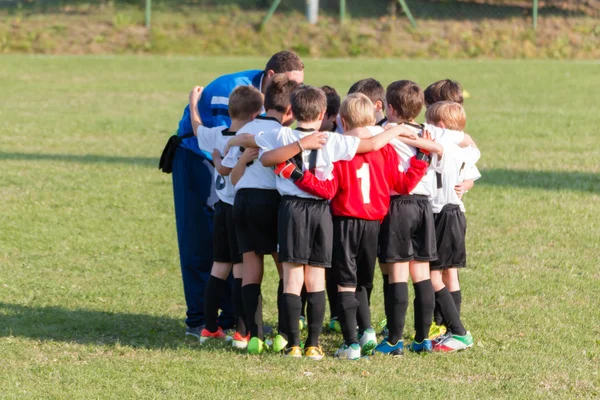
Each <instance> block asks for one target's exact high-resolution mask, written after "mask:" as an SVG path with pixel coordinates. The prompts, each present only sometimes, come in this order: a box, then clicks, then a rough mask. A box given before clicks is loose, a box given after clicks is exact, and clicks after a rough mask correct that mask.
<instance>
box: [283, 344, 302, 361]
mask: <svg viewBox="0 0 600 400" xmlns="http://www.w3.org/2000/svg"><path fill="white" fill-rule="evenodd" d="M283 354H284V355H285V356H286V357H292V358H302V349H301V348H300V346H292V347H288V348H287V349H285V350H284V351H283Z"/></svg>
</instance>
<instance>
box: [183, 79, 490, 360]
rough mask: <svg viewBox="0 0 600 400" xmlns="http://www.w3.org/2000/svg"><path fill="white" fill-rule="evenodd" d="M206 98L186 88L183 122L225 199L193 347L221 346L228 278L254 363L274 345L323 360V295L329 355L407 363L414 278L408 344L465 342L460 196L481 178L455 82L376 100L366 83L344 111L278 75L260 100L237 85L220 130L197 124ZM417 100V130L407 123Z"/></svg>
mask: <svg viewBox="0 0 600 400" xmlns="http://www.w3.org/2000/svg"><path fill="white" fill-rule="evenodd" d="M201 94H202V88H201V87H195V88H194V89H193V90H192V92H191V93H190V98H189V100H190V110H191V121H192V125H193V128H194V133H195V134H196V135H197V138H198V143H199V147H200V148H201V149H202V150H204V151H208V152H211V153H212V156H213V162H214V164H215V176H214V179H215V187H216V191H217V194H218V196H219V198H220V201H219V202H218V203H217V205H216V207H215V215H214V265H213V268H212V271H211V277H210V280H209V281H208V283H207V286H206V290H205V320H206V325H205V327H204V329H203V330H202V332H201V335H200V341H201V342H205V341H206V340H209V339H220V340H226V338H227V336H226V334H225V332H224V331H223V330H222V329H221V328H220V327H219V326H218V321H217V316H218V311H219V301H220V299H221V296H222V293H223V292H225V291H226V290H225V289H226V285H228V283H227V277H228V276H229V274H230V272H231V270H232V268H233V277H234V282H235V283H234V287H233V292H232V293H233V305H234V315H235V320H236V328H235V333H234V334H233V337H232V338H229V339H230V340H232V345H233V346H234V347H236V348H240V349H246V348H247V351H248V352H249V353H251V354H260V353H262V352H264V351H266V350H267V349H268V348H272V350H273V351H275V352H281V353H283V354H284V355H286V356H289V357H303V356H306V357H308V358H311V359H317V360H318V359H321V358H322V357H323V356H324V352H323V350H322V348H321V346H320V345H319V336H320V334H321V330H322V327H323V324H324V318H325V308H326V307H325V303H326V296H325V292H326V291H327V297H328V298H329V305H330V311H331V321H330V324H329V326H330V328H331V329H335V330H338V331H339V330H341V332H342V334H343V338H344V342H343V344H342V345H341V346H340V348H339V349H338V350H337V351H336V352H335V356H336V357H339V358H343V359H351V360H354V359H358V358H360V357H361V356H364V355H372V354H378V353H379V354H388V355H392V356H399V355H402V354H403V351H404V347H405V346H404V343H403V340H402V338H403V330H404V324H405V317H406V311H407V308H408V285H407V282H408V279H409V277H410V278H411V280H412V283H413V286H414V292H415V299H414V315H415V317H414V328H415V331H416V333H415V335H414V338H413V339H412V341H411V343H410V345H407V346H406V347H407V348H408V349H409V350H410V351H413V352H430V351H455V350H462V349H466V348H469V347H471V346H472V345H473V338H472V336H471V334H470V333H469V332H468V331H467V330H466V329H465V327H464V326H463V324H462V322H461V319H460V305H461V292H460V286H459V279H458V268H461V267H464V266H465V265H466V253H465V233H466V220H465V216H464V212H465V209H464V205H463V203H462V201H461V198H462V196H463V194H464V193H465V192H466V191H467V190H468V189H470V188H471V187H472V186H473V181H474V180H476V179H478V178H479V177H480V175H479V172H478V170H477V168H476V166H475V164H476V162H477V161H478V159H479V157H480V152H479V150H478V149H477V147H476V145H475V143H474V142H473V140H472V139H471V137H470V136H469V135H467V134H465V133H464V132H463V131H464V127H465V123H466V115H465V112H464V109H463V107H462V102H463V90H462V87H461V86H460V84H458V83H457V82H454V81H451V80H443V81H439V82H436V83H434V84H432V85H430V86H429V87H428V88H427V89H426V90H425V91H424V92H423V90H422V89H421V88H420V87H419V86H418V85H417V84H416V83H414V82H412V81H409V80H401V81H396V82H393V83H392V84H390V85H389V86H388V87H387V90H386V89H384V88H383V86H382V85H381V84H380V83H379V82H378V81H377V80H375V79H364V80H361V81H359V82H357V83H356V84H354V85H353V86H352V87H351V88H350V90H349V92H348V96H347V97H346V98H345V100H344V101H343V102H342V103H341V104H340V97H339V95H338V94H337V93H336V91H335V89H333V88H331V87H329V86H325V87H322V88H317V87H313V86H307V85H303V84H298V83H297V82H295V81H293V80H291V79H289V78H288V77H287V76H286V75H285V74H276V75H274V76H273V77H272V79H271V82H270V83H269V85H268V86H267V88H266V92H265V94H264V99H263V95H262V94H261V93H260V91H259V90H257V89H256V88H254V87H251V86H241V87H238V88H237V89H235V90H234V91H233V93H232V94H231V96H230V98H229V115H230V117H231V126H230V127H226V126H221V127H215V128H206V127H204V126H202V121H201V119H200V115H199V113H198V108H197V106H196V105H197V103H198V101H199V99H200V96H201ZM424 105H425V106H426V108H427V111H426V114H425V118H426V123H425V124H417V123H416V122H415V119H416V118H417V117H418V115H419V114H420V113H421V110H422V108H423V106H424ZM294 121H295V122H296V128H294V129H292V128H290V125H292V123H293V122H294ZM269 254H270V255H272V257H273V259H274V261H275V263H276V265H277V271H278V273H279V288H278V293H277V309H278V326H277V331H278V332H277V334H276V336H275V337H274V338H273V340H272V342H270V343H268V344H267V341H266V340H265V333H264V332H263V320H262V295H261V282H262V279H263V273H264V256H265V255H269ZM377 258H379V265H380V268H381V272H382V274H383V292H384V299H385V315H386V318H387V323H386V324H385V325H386V326H385V329H384V330H383V332H384V333H383V335H384V338H383V340H381V341H380V342H379V343H377V334H376V332H375V330H374V328H373V326H372V324H371V314H370V298H371V292H372V289H373V277H374V271H375V264H376V260H377ZM304 308H306V323H305V322H304V321H305V317H304ZM303 325H305V328H306V329H307V338H306V341H305V343H304V344H303V345H301V343H300V332H301V329H302V326H303Z"/></svg>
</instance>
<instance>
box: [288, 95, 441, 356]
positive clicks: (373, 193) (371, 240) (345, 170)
mask: <svg viewBox="0 0 600 400" xmlns="http://www.w3.org/2000/svg"><path fill="white" fill-rule="evenodd" d="M340 117H341V123H342V124H343V128H344V130H345V131H346V132H347V131H349V130H352V129H355V128H359V127H367V126H373V125H375V122H376V121H375V118H374V114H373V103H372V102H371V100H369V98H368V97H366V96H365V95H364V94H361V93H355V94H352V95H350V96H348V97H347V98H346V100H345V101H344V103H343V104H342V106H341V109H340ZM373 129H382V128H379V127H373ZM422 143H425V147H428V148H429V149H430V150H434V151H438V150H439V149H438V147H439V145H437V144H435V143H433V142H431V143H427V142H426V141H424V140H422ZM410 164H411V168H409V169H408V170H407V171H406V172H405V173H403V172H400V171H399V170H398V165H399V160H398V155H397V153H396V152H395V150H394V149H393V148H391V147H390V146H389V145H388V146H385V147H384V148H382V149H381V150H378V151H373V152H370V153H363V154H356V155H355V156H354V158H353V159H351V160H349V161H339V162H335V163H334V164H333V165H334V169H333V179H332V180H325V181H321V180H318V179H317V178H316V177H315V175H314V174H312V173H311V172H310V171H305V172H304V174H303V175H302V172H300V171H299V170H298V169H294V168H290V167H289V166H288V167H287V168H288V170H289V172H290V173H291V172H292V170H294V171H293V173H292V174H291V175H293V176H291V177H292V179H293V178H296V185H297V186H298V187H299V188H300V189H302V190H304V191H305V192H307V193H312V194H314V195H317V196H320V197H322V198H325V199H330V200H331V210H332V214H333V241H334V243H333V258H332V270H333V272H334V274H336V278H337V283H338V313H337V314H338V317H339V320H340V323H341V326H342V333H343V335H344V344H343V345H342V346H341V347H340V349H339V350H338V351H337V352H336V356H337V357H339V358H346V359H357V358H359V357H360V356H361V353H362V354H370V353H371V352H372V351H373V349H374V348H375V346H376V344H377V343H376V342H377V338H376V335H375V331H374V330H373V328H372V327H371V314H370V310H369V301H368V293H369V292H370V290H371V288H372V285H373V273H374V269H375V260H376V258H377V246H378V243H377V242H378V235H379V227H380V224H381V220H383V218H384V217H385V215H386V214H387V211H388V207H389V203H390V189H393V190H395V191H397V192H399V193H409V192H410V191H411V190H412V189H413V188H414V187H415V186H416V185H417V183H418V182H419V181H420V179H421V177H422V176H423V174H424V173H425V171H426V170H427V167H428V163H427V162H425V161H421V160H417V158H416V157H413V158H412V159H411V161H410ZM300 176H302V177H301V178H300ZM357 325H358V326H359V332H358V335H357V332H356V329H355V328H356V326H357ZM358 336H360V341H359V338H358ZM361 348H362V349H361Z"/></svg>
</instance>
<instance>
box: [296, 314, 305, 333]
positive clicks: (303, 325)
mask: <svg viewBox="0 0 600 400" xmlns="http://www.w3.org/2000/svg"><path fill="white" fill-rule="evenodd" d="M298 326H299V328H300V330H301V331H302V330H304V329H306V327H307V325H306V319H305V318H304V317H302V316H301V317H300V320H299V321H298Z"/></svg>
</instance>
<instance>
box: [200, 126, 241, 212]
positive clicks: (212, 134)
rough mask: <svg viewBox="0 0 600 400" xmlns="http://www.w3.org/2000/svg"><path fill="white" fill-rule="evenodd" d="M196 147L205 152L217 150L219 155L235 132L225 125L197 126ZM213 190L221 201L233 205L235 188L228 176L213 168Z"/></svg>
mask: <svg viewBox="0 0 600 400" xmlns="http://www.w3.org/2000/svg"><path fill="white" fill-rule="evenodd" d="M197 134H198V147H200V149H201V150H204V151H206V152H207V153H209V154H210V153H212V151H213V149H217V150H219V152H220V153H221V156H223V152H224V151H225V147H226V146H227V142H229V139H231V137H232V136H234V135H235V132H231V133H230V132H229V129H228V128H227V127H226V126H219V127H216V128H207V127H205V126H199V127H198V132H197ZM214 181H215V191H216V192H217V196H219V199H221V201H222V202H224V203H227V204H231V205H233V199H234V198H235V188H234V187H233V184H232V183H231V179H230V178H229V176H221V175H219V172H217V169H216V168H215V173H214Z"/></svg>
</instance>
